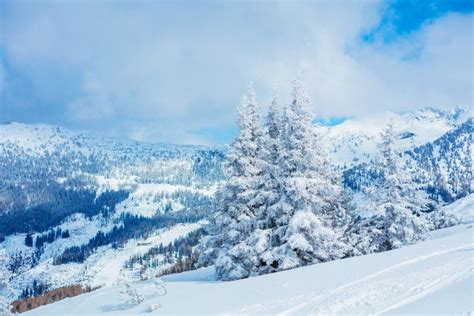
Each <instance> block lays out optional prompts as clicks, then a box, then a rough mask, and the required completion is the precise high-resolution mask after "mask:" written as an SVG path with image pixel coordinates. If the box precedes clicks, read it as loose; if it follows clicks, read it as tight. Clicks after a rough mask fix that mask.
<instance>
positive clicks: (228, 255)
mask: <svg viewBox="0 0 474 316" xmlns="http://www.w3.org/2000/svg"><path fill="white" fill-rule="evenodd" d="M237 124H238V127H239V134H238V136H237V138H236V140H235V141H234V142H233V143H232V144H231V146H230V148H229V151H228V153H227V161H226V173H227V181H226V183H225V185H224V186H223V187H222V188H220V190H218V192H217V193H216V198H215V211H216V213H215V215H214V216H213V218H211V223H210V225H209V237H208V238H206V239H205V241H204V246H203V247H202V249H204V252H203V253H202V255H201V258H200V261H201V263H203V262H204V263H206V262H210V261H212V260H213V259H214V258H216V260H215V267H216V272H217V275H218V277H219V278H220V279H223V280H232V279H239V278H244V277H248V276H249V275H250V274H251V273H252V270H254V267H255V266H256V260H257V259H256V255H255V253H254V249H253V247H252V246H251V245H249V244H248V241H247V239H248V237H249V235H250V234H251V232H253V231H254V230H255V228H256V220H255V219H256V217H257V216H258V214H259V212H260V211H261V207H262V206H263V205H264V204H265V201H264V199H265V197H264V196H263V195H262V194H260V192H261V191H260V190H261V188H262V187H263V181H264V171H265V168H266V167H265V160H264V157H265V156H266V154H265V153H264V146H263V145H264V143H265V141H264V137H265V136H264V132H263V129H262V126H261V121H260V115H259V107H258V104H257V101H256V96H255V92H254V90H253V87H252V84H249V88H248V90H247V92H246V94H245V95H244V96H243V97H242V101H241V104H240V106H239V108H238V121H237Z"/></svg>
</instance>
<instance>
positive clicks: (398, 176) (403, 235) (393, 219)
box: [349, 124, 429, 254]
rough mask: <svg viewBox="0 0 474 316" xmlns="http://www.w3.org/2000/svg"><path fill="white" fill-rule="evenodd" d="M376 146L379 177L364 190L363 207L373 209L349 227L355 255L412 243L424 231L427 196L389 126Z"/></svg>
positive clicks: (392, 129) (422, 236)
mask: <svg viewBox="0 0 474 316" xmlns="http://www.w3.org/2000/svg"><path fill="white" fill-rule="evenodd" d="M381 136H382V141H381V143H380V144H379V145H378V148H379V154H378V159H377V169H378V171H379V173H380V177H379V179H378V181H377V183H376V184H375V185H374V186H371V187H369V188H367V190H366V196H367V198H368V199H369V203H368V204H367V207H369V208H371V209H373V210H375V212H374V213H375V214H373V215H372V216H371V217H369V218H362V217H359V218H357V220H356V221H355V223H354V225H353V226H352V227H351V228H350V232H349V234H350V236H351V238H352V243H353V245H354V247H355V254H365V253H371V252H380V251H386V250H391V249H395V248H399V247H401V246H403V245H405V244H412V243H415V242H417V241H419V240H422V239H424V238H425V235H426V232H427V228H428V227H427V225H426V221H425V219H424V216H423V211H424V210H425V209H426V208H427V205H428V201H429V200H428V197H427V195H426V193H424V192H423V191H422V190H421V189H420V186H421V185H420V183H418V182H417V181H416V178H417V177H416V169H414V168H413V166H411V167H410V165H409V164H408V163H407V160H405V157H404V156H403V155H402V153H401V152H400V151H399V150H398V149H397V144H396V139H397V136H396V133H395V131H394V128H393V125H392V124H389V125H388V126H387V127H386V128H385V129H384V130H383V132H382V135H381Z"/></svg>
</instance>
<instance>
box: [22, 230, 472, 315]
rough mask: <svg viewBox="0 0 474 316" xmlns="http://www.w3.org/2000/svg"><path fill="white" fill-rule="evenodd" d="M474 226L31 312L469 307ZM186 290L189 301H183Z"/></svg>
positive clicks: (188, 276) (107, 293) (113, 290)
mask: <svg viewBox="0 0 474 316" xmlns="http://www.w3.org/2000/svg"><path fill="white" fill-rule="evenodd" d="M473 233H474V230H473V228H472V227H470V226H469V227H466V226H458V227H453V228H449V229H445V230H441V231H439V232H437V233H436V234H434V235H433V236H432V239H431V240H428V241H426V242H423V243H420V244H417V245H413V246H408V247H404V248H402V249H398V250H393V251H390V252H385V253H379V254H373V255H367V256H361V257H353V258H349V259H343V260H337V261H333V262H328V263H322V264H317V265H313V266H308V267H304V268H298V269H294V270H290V271H285V272H280V273H275V274H270V275H265V276H260V277H254V278H249V279H244V280H239V281H233V282H217V281H213V279H212V276H213V272H212V269H211V268H207V269H203V270H198V271H193V272H188V273H183V274H177V275H171V276H168V277H164V278H163V280H164V281H165V287H166V290H167V294H166V295H164V296H163V295H162V294H163V293H161V292H159V291H158V290H157V289H156V288H155V287H154V286H153V283H152V282H151V281H145V282H139V283H135V284H133V286H134V287H136V288H137V289H138V290H139V291H140V292H142V293H143V295H144V297H145V300H144V302H143V303H141V304H140V305H139V306H130V305H127V304H124V303H123V302H121V300H120V294H119V291H120V288H119V287H118V286H115V287H110V288H104V289H101V290H98V291H95V292H92V293H88V294H84V295H81V296H79V297H75V298H72V299H68V300H64V301H61V302H58V303H54V304H51V305H47V306H44V307H40V308H38V309H35V310H32V311H30V312H27V313H26V314H27V315H48V316H49V315H63V314H64V313H68V314H70V315H102V314H110V313H113V314H114V315H122V314H141V313H144V312H147V311H148V310H149V306H150V305H160V306H161V307H160V308H158V310H157V311H155V312H156V313H163V314H188V315H189V314H194V315H198V314H250V315H255V314H281V315H301V314H398V313H405V314H407V313H408V314H409V313H425V314H435V313H436V314H438V313H447V314H463V315H464V314H466V315H467V314H468V313H472V312H473V311H474V306H473V305H472V297H473V294H474V293H473V282H474V272H473V271H474V263H473V260H472V256H473V247H474V243H473V240H472V235H473ZM183 298H186V303H183Z"/></svg>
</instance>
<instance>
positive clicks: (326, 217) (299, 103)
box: [260, 79, 347, 273]
mask: <svg viewBox="0 0 474 316" xmlns="http://www.w3.org/2000/svg"><path fill="white" fill-rule="evenodd" d="M292 97H293V100H292V102H291V104H290V105H288V106H286V107H285V108H284V111H283V116H282V120H281V126H280V128H279V130H280V135H279V142H280V145H279V146H280V147H279V154H278V159H277V166H278V171H277V173H276V174H277V176H278V179H277V182H278V183H279V188H280V190H281V191H280V192H279V196H280V198H279V200H278V202H277V203H275V204H273V205H271V206H269V208H268V216H267V222H268V226H269V227H271V228H272V229H271V232H267V233H266V234H263V235H264V236H268V238H269V239H270V240H269V241H268V244H269V245H267V247H268V248H269V249H268V250H267V251H266V252H265V253H264V254H263V255H262V257H261V259H260V261H261V262H260V265H261V269H262V271H264V272H265V273H266V272H272V271H279V270H284V269H289V268H294V267H297V266H302V265H306V264H310V263H316V262H322V261H328V260H332V259H336V258H340V257H343V256H344V255H345V252H346V251H347V247H346V245H345V244H344V243H343V242H341V241H340V240H341V239H340V234H341V232H342V230H338V229H335V228H336V226H335V225H336V223H338V222H340V221H339V220H338V218H341V221H345V219H344V220H343V218H345V217H346V212H345V207H344V206H343V205H342V204H340V202H342V198H341V197H342V193H343V190H342V186H341V185H340V184H339V182H338V179H337V177H335V176H334V175H333V174H332V172H331V170H330V169H329V168H328V165H329V164H328V162H327V159H326V156H325V154H324V151H323V150H322V148H321V147H320V146H319V144H318V139H317V135H316V134H315V129H314V127H313V124H312V119H313V115H312V114H311V111H310V108H309V104H310V100H309V98H308V97H307V95H306V92H305V90H304V88H303V86H302V84H301V82H300V80H299V79H296V80H295V81H294V82H293V94H292ZM264 240H265V239H264Z"/></svg>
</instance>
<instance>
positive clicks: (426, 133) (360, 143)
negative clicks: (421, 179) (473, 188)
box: [318, 108, 474, 168]
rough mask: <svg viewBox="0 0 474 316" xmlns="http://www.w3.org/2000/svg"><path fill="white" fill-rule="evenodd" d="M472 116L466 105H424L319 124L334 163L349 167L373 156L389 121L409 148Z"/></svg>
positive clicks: (436, 136)
mask: <svg viewBox="0 0 474 316" xmlns="http://www.w3.org/2000/svg"><path fill="white" fill-rule="evenodd" d="M473 116H474V115H473V113H472V110H471V111H468V110H466V109H463V108H455V109H453V110H452V111H443V110H437V109H434V108H424V109H421V110H417V111H413V112H407V113H403V114H397V113H393V112H385V113H378V114H374V115H372V116H366V117H355V118H351V119H348V120H346V121H344V122H343V123H341V124H339V125H336V126H330V127H327V126H318V130H319V132H320V134H321V135H322V136H321V137H322V141H323V142H324V143H325V144H326V147H327V149H328V152H329V154H330V156H331V159H332V161H333V163H335V164H338V165H340V166H345V167H346V168H349V167H351V166H354V165H357V164H359V163H362V162H367V161H369V160H370V159H371V158H372V157H373V155H374V153H375V152H376V145H377V143H378V142H379V140H380V132H381V131H382V129H383V128H384V127H385V126H387V124H389V123H392V124H393V125H394V127H395V129H396V130H397V131H398V133H399V135H400V141H399V145H400V146H401V147H402V149H404V150H408V149H412V148H415V147H417V146H420V145H423V144H426V143H428V142H432V141H434V140H436V139H437V138H439V137H441V136H442V135H443V134H445V133H446V132H448V131H450V130H452V129H454V128H456V127H457V126H459V125H461V124H462V123H464V122H465V121H467V120H468V119H469V118H470V117H471V118H472V117H473Z"/></svg>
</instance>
